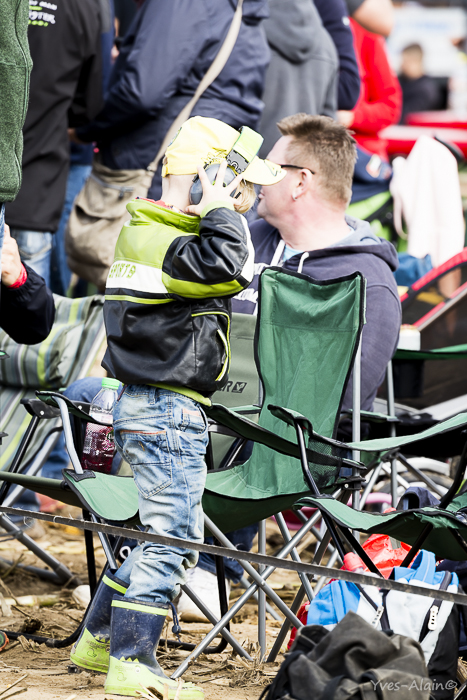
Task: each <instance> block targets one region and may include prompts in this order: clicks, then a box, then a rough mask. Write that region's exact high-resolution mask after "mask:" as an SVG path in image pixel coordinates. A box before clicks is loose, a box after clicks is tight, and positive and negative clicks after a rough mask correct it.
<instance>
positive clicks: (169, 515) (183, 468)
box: [114, 385, 208, 604]
mask: <svg viewBox="0 0 467 700" xmlns="http://www.w3.org/2000/svg"><path fill="white" fill-rule="evenodd" d="M114 430H115V442H116V445H117V449H118V450H119V451H120V452H121V454H122V457H123V458H124V459H126V461H127V462H128V463H129V464H130V466H131V468H132V471H133V475H134V478H135V482H136V486H137V488H138V491H139V515H140V519H141V522H142V524H143V525H144V526H147V527H148V529H149V532H151V533H153V534H156V535H171V536H172V537H180V538H182V539H185V540H191V541H193V542H203V531H204V525H203V509H202V505H201V498H202V495H203V491H204V486H205V482H206V463H205V459H204V457H205V453H206V447H207V444H208V430H207V420H206V416H205V414H204V411H203V410H202V408H201V406H200V405H199V404H198V403H197V402H196V401H193V400H192V399H190V398H188V397H187V396H183V395H182V394H177V393H175V392H173V391H168V390H165V389H158V388H156V387H150V386H138V385H129V386H126V387H125V390H124V391H123V393H122V394H121V396H120V399H119V401H118V402H117V404H116V406H115V409H114ZM197 559H198V555H197V552H195V551H193V550H191V549H190V548H189V547H169V546H167V545H163V544H155V543H151V542H146V543H144V544H143V545H140V546H139V547H137V548H136V549H134V550H133V552H132V553H131V554H130V556H129V557H128V559H126V560H125V562H124V563H123V565H122V566H121V567H120V569H119V570H118V576H119V578H121V579H122V580H123V581H126V582H129V584H130V585H129V588H128V589H127V592H126V593H125V597H127V598H137V599H138V600H141V601H145V602H151V603H159V604H161V603H168V602H171V601H173V600H174V599H175V598H176V596H177V595H178V592H179V588H180V585H181V584H182V583H184V582H185V580H186V576H185V570H186V569H187V568H191V567H194V566H195V565H196V562H197Z"/></svg>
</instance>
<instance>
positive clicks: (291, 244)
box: [232, 114, 401, 411]
mask: <svg viewBox="0 0 467 700" xmlns="http://www.w3.org/2000/svg"><path fill="white" fill-rule="evenodd" d="M278 127H279V130H280V132H281V134H282V137H281V138H280V139H279V140H278V141H277V142H276V144H275V145H274V147H273V149H272V150H271V152H270V153H269V155H268V158H269V159H270V160H272V161H273V162H275V163H280V164H281V166H282V168H284V169H285V170H286V171H287V177H285V178H284V179H283V180H282V182H280V183H279V184H278V185H277V186H276V187H263V188H262V189H261V192H260V194H259V204H258V209H257V212H258V215H259V216H260V217H261V220H259V221H256V222H254V223H253V224H252V225H251V237H252V242H253V245H254V248H255V264H256V270H255V272H256V276H255V278H254V280H253V282H252V284H251V285H250V286H249V287H248V289H245V290H244V291H243V292H241V293H240V294H239V295H238V296H237V297H236V298H235V299H233V302H232V308H233V311H235V312H239V313H250V314H251V313H252V314H254V313H256V304H257V299H258V276H259V274H260V273H261V272H262V270H263V269H264V268H265V267H269V266H271V265H282V266H283V267H284V268H285V269H287V270H294V271H296V272H301V273H303V274H305V275H309V276H310V277H313V278H314V279H318V280H328V279H334V278H336V277H343V276H345V275H349V274H352V273H353V272H356V271H358V272H361V273H362V274H363V275H364V276H365V278H366V280H367V299H366V306H367V309H366V321H367V322H366V324H365V326H364V329H363V339H362V409H363V410H366V411H371V409H372V406H373V400H374V398H375V396H376V391H377V389H378V386H379V385H380V384H381V382H382V380H383V378H384V373H385V370H386V366H387V364H388V362H389V360H390V359H391V357H392V355H393V353H394V350H395V348H396V345H397V340H398V337H399V327H400V323H401V307H400V302H399V295H398V293H397V286H396V282H395V280H394V276H393V272H394V271H395V270H396V269H397V266H398V261H397V254H396V251H395V248H394V246H393V245H392V244H391V243H389V242H388V241H386V240H383V239H381V238H378V237H377V236H376V235H375V234H374V233H373V231H372V230H371V227H370V225H369V224H368V223H367V222H366V221H359V220H358V219H354V218H352V217H349V216H346V214H345V212H346V209H347V206H348V204H349V201H350V197H351V194H352V189H351V188H352V176H353V171H354V166H355V161H356V157H357V152H356V147H355V141H354V139H353V138H352V136H351V135H350V133H349V132H348V131H347V129H346V128H345V127H343V126H342V125H341V124H338V123H337V122H335V121H333V120H332V119H330V118H329V117H319V116H312V115H308V114H295V115H293V116H291V117H286V118H285V119H283V120H282V121H280V122H279V124H278ZM351 392H352V387H351V385H350V386H349V387H348V389H347V392H346V394H345V397H344V403H343V408H344V409H346V408H350V407H351V405H352V397H351Z"/></svg>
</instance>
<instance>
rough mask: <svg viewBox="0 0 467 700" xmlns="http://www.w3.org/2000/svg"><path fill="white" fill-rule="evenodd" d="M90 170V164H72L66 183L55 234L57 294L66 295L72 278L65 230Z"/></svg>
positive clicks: (53, 275) (53, 282)
mask: <svg viewBox="0 0 467 700" xmlns="http://www.w3.org/2000/svg"><path fill="white" fill-rule="evenodd" d="M90 172H91V166H90V165H74V164H71V165H70V170H69V172H68V180H67V184H66V195H65V203H64V205H63V209H62V215H61V217H60V223H59V225H58V229H57V231H56V232H55V233H54V236H53V244H52V245H53V251H52V266H51V268H52V270H51V289H52V291H53V292H55V294H60V295H61V296H65V295H66V293H67V291H68V287H69V286H70V280H71V270H70V269H69V267H68V265H67V257H66V252H65V231H66V227H67V224H68V219H69V218H70V214H71V209H72V207H73V203H74V201H75V199H76V197H77V196H78V194H79V193H80V192H81V190H82V188H83V186H84V183H85V182H86V180H87V179H88V177H89V174H90Z"/></svg>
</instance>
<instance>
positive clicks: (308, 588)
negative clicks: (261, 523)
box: [274, 513, 313, 600]
mask: <svg viewBox="0 0 467 700" xmlns="http://www.w3.org/2000/svg"><path fill="white" fill-rule="evenodd" d="M274 517H275V519H276V522H277V524H278V525H279V529H280V531H281V535H282V537H283V539H284V542H285V543H286V544H287V542H290V540H291V539H292V538H291V536H290V533H289V530H288V528H287V525H286V524H285V519H284V516H283V515H282V513H277V514H276V515H275V516H274ZM290 556H291V557H292V559H293V560H294V561H296V562H301V559H300V557H299V555H298V552H297V550H296V549H295V548H294V549H292V551H291V552H290ZM298 576H299V578H300V581H301V583H302V586H303V587H304V589H305V593H306V594H307V596H308V598H309V600H311V599H312V598H313V589H312V587H311V583H310V581H309V579H308V576H307V575H306V574H298Z"/></svg>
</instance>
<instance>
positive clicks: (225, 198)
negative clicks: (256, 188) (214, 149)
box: [185, 160, 242, 216]
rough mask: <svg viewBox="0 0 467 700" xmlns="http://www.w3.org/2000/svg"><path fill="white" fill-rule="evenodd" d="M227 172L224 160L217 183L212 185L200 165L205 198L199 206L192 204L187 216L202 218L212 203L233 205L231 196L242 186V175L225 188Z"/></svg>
mask: <svg viewBox="0 0 467 700" xmlns="http://www.w3.org/2000/svg"><path fill="white" fill-rule="evenodd" d="M226 170H227V161H226V160H224V161H222V163H221V164H220V167H219V171H218V173H217V177H216V181H215V183H214V184H213V185H211V183H210V182H209V178H208V176H207V175H206V171H205V170H204V168H203V166H202V165H198V175H199V179H200V180H201V184H202V186H203V196H202V198H201V201H200V203H199V204H190V206H189V207H187V208H186V209H185V211H186V212H187V214H196V216H201V212H202V211H203V209H204V208H205V207H207V205H208V204H211V203H212V202H229V203H230V204H233V200H232V198H231V196H230V195H231V193H232V192H235V190H236V189H237V187H238V186H239V185H240V182H241V181H242V175H241V174H240V175H237V177H236V178H235V179H234V180H232V182H231V183H230V185H227V187H224V175H225V171H226Z"/></svg>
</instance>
